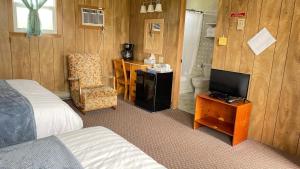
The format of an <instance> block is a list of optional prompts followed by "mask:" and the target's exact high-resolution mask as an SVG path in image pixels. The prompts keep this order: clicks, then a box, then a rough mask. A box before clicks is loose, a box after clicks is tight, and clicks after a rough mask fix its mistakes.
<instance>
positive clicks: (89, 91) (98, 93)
mask: <svg viewBox="0 0 300 169" xmlns="http://www.w3.org/2000/svg"><path fill="white" fill-rule="evenodd" d="M82 95H83V96H84V97H85V98H87V99H97V98H99V97H110V96H116V95H117V92H116V91H115V90H114V89H113V88H111V87H108V86H100V87H95V88H84V89H82Z"/></svg>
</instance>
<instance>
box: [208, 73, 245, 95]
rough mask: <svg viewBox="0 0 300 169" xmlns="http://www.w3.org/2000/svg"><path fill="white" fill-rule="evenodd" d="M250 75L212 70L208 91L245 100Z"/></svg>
mask: <svg viewBox="0 0 300 169" xmlns="http://www.w3.org/2000/svg"><path fill="white" fill-rule="evenodd" d="M249 80H250V75H249V74H243V73H236V72H229V71H224V70H217V69H212V70H211V75H210V82H209V91H210V92H215V93H221V94H225V95H228V96H233V97H241V98H247V94H248V86H249Z"/></svg>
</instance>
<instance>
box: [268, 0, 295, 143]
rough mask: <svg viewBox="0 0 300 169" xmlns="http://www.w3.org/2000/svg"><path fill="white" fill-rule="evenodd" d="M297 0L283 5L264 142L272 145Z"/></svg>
mask: <svg viewBox="0 0 300 169" xmlns="http://www.w3.org/2000/svg"><path fill="white" fill-rule="evenodd" d="M294 5H295V0H284V1H283V3H282V7H281V14H280V22H279V27H278V35H277V44H276V48H275V54H274V60H273V67H272V74H271V79H270V86H269V91H268V99H267V106H266V113H265V118H264V126H263V127H264V128H263V135H262V142H263V143H265V144H268V145H272V143H273V137H274V131H275V122H276V117H277V112H278V107H279V99H280V92H281V87H282V79H283V73H284V68H285V62H286V55H287V52H288V51H287V50H288V44H289V38H290V31H289V30H290V29H291V26H292V19H293V13H294Z"/></svg>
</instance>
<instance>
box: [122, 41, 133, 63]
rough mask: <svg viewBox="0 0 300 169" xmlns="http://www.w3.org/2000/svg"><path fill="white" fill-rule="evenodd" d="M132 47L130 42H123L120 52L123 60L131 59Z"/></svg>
mask: <svg viewBox="0 0 300 169" xmlns="http://www.w3.org/2000/svg"><path fill="white" fill-rule="evenodd" d="M133 48H134V44H131V43H125V44H123V50H122V52H121V54H122V57H123V59H124V60H133Z"/></svg>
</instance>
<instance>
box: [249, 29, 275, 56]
mask: <svg viewBox="0 0 300 169" xmlns="http://www.w3.org/2000/svg"><path fill="white" fill-rule="evenodd" d="M275 42H276V39H275V38H274V37H273V36H272V34H271V33H270V32H269V31H268V29H267V28H263V29H262V30H261V31H260V32H258V33H257V34H256V35H255V36H254V37H253V38H251V39H250V40H249V41H248V45H249V47H250V48H251V50H252V51H253V52H254V53H255V55H259V54H261V53H262V52H263V51H264V50H266V49H267V48H268V47H270V46H271V45H272V44H273V43H275Z"/></svg>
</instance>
